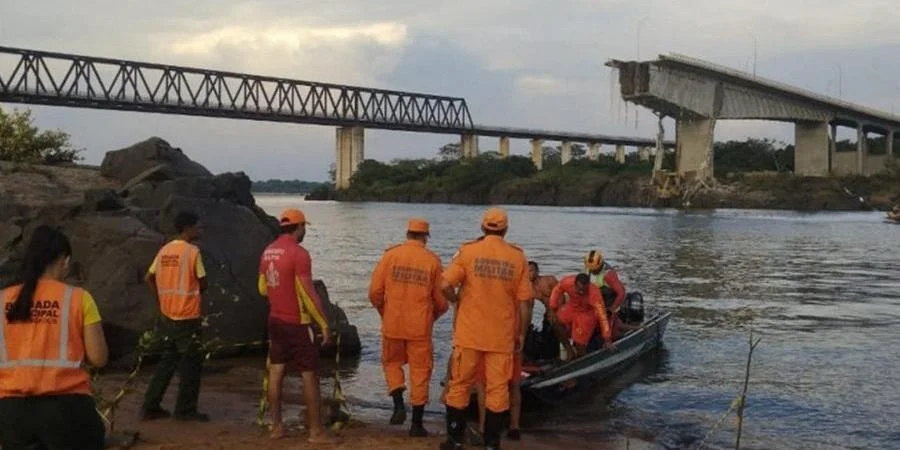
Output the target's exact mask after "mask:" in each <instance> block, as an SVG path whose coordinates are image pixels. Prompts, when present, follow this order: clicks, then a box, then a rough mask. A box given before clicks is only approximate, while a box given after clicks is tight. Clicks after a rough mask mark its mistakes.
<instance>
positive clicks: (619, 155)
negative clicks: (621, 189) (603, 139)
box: [616, 144, 625, 164]
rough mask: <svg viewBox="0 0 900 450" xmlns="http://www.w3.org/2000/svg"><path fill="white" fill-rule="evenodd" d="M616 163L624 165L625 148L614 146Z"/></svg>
mask: <svg viewBox="0 0 900 450" xmlns="http://www.w3.org/2000/svg"><path fill="white" fill-rule="evenodd" d="M616 162H617V163H619V164H625V146H624V145H622V144H619V145H617V146H616Z"/></svg>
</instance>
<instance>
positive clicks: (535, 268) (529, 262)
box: [528, 261, 541, 272]
mask: <svg viewBox="0 0 900 450" xmlns="http://www.w3.org/2000/svg"><path fill="white" fill-rule="evenodd" d="M528 265H529V266H530V267H534V271H535V272H540V270H541V268H540V267H538V263H536V262H534V261H528Z"/></svg>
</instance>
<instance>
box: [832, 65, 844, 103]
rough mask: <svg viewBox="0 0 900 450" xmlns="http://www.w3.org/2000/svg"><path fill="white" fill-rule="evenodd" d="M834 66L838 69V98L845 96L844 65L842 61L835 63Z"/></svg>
mask: <svg viewBox="0 0 900 450" xmlns="http://www.w3.org/2000/svg"><path fill="white" fill-rule="evenodd" d="M834 67H835V68H836V69H837V70H838V72H837V76H838V98H843V96H844V92H843V91H844V88H843V77H844V67H843V66H842V65H841V63H836V64H834Z"/></svg>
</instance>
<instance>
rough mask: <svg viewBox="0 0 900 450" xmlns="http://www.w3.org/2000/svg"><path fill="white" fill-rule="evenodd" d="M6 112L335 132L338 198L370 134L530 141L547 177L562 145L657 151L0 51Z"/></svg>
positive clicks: (423, 111)
mask: <svg viewBox="0 0 900 450" xmlns="http://www.w3.org/2000/svg"><path fill="white" fill-rule="evenodd" d="M0 103H26V104H36V105H50V106H66V107H76V108H94V109H106V110H118V111H137V112H150V113H162V114H181V115H192V116H205V117H221V118H231V119H244V120H261V121H270V122H289V123H301V124H315V125H328V126H335V127H337V132H336V142H337V144H336V155H335V163H336V164H335V165H336V172H337V173H336V178H337V180H336V181H337V183H336V184H337V187H338V188H339V189H340V188H345V187H347V186H349V183H350V177H351V176H352V175H353V173H354V172H355V171H356V168H357V166H358V164H359V163H360V162H361V161H362V160H363V159H364V147H365V129H367V128H374V129H386V130H398V131H410V132H421V133H442V134H454V135H459V136H460V143H461V147H462V153H463V157H467V158H468V157H474V156H476V155H477V154H478V138H479V136H490V137H497V138H499V152H500V154H501V156H502V157H507V156H509V140H510V139H511V138H518V139H529V140H530V141H531V143H532V151H531V157H532V160H533V161H534V163H535V165H536V166H537V167H538V168H541V165H542V161H543V154H542V148H543V147H542V145H543V142H544V141H545V140H551V141H560V142H562V159H563V163H566V162H568V161H569V160H571V159H572V153H571V144H572V143H575V142H577V143H584V144H587V145H589V146H590V152H589V157H592V158H597V157H599V154H600V146H601V145H603V144H607V145H615V146H616V158H617V159H618V160H620V161H623V162H624V158H625V146H633V147H639V148H641V150H642V152H641V154H642V155H649V153H650V151H649V148H650V147H654V148H655V147H657V145H658V144H657V142H656V140H655V139H642V138H635V137H624V136H609V135H603V134H591V133H573V132H565V131H548V130H533V129H524V128H504V127H492V126H484V125H476V124H475V123H474V122H473V121H472V116H471V113H470V112H469V108H468V105H467V104H466V100H465V99H464V98H460V97H448V96H439V95H432V94H424V93H414V92H403V91H394V90H386V89H373V88H366V87H360V86H349V85H339V84H331V83H319V82H312V81H302V80H293V79H286V78H280V77H270V76H260V75H251V74H244V73H234V72H225V71H218V70H208V69H200V68H192V67H183V66H174V65H165V64H156V63H146V62H137V61H128V60H119V59H110V58H99V57H91V56H83V55H73V54H65V53H56V52H46V51H37V50H26V49H20V48H10V47H0ZM660 145H662V146H667V147H674V146H675V143H674V142H663V143H660Z"/></svg>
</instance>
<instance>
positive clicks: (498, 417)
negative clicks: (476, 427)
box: [484, 410, 503, 450]
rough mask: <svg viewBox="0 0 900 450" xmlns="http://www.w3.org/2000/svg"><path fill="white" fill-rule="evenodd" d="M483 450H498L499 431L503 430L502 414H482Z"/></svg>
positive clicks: (489, 411)
mask: <svg viewBox="0 0 900 450" xmlns="http://www.w3.org/2000/svg"><path fill="white" fill-rule="evenodd" d="M484 414H485V416H484V448H486V449H490V450H499V448H500V430H501V428H503V414H501V413H495V412H493V411H491V410H487V411H485V412H484Z"/></svg>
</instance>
